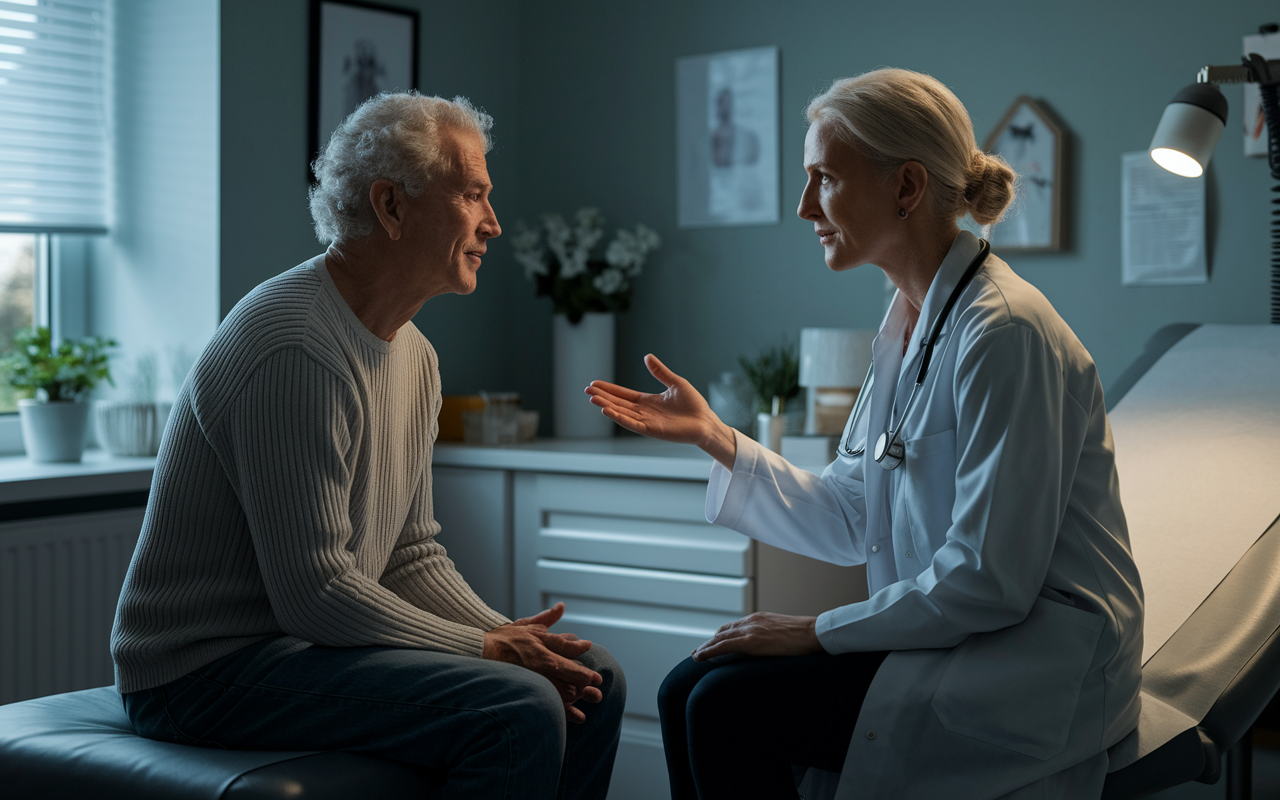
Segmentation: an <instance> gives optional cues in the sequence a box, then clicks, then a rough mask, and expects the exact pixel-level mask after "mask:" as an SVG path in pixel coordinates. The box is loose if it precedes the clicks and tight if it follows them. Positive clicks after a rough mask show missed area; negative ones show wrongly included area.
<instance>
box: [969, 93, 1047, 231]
mask: <svg viewBox="0 0 1280 800" xmlns="http://www.w3.org/2000/svg"><path fill="white" fill-rule="evenodd" d="M1063 145H1064V142H1063V133H1062V128H1061V127H1060V126H1059V125H1058V124H1057V123H1056V122H1055V121H1054V118H1053V116H1052V115H1051V114H1050V113H1049V112H1048V111H1047V110H1046V109H1045V108H1044V107H1043V106H1041V105H1040V104H1039V103H1037V102H1036V101H1035V100H1032V99H1031V98H1030V97H1027V96H1026V95H1023V96H1022V97H1019V98H1018V99H1017V100H1014V101H1013V105H1012V106H1010V107H1009V110H1008V111H1006V112H1005V115H1004V118H1003V119H1001V120H1000V122H999V124H997V125H996V127H995V130H993V131H992V132H991V135H990V136H988V137H987V141H986V142H985V143H984V144H983V147H982V149H983V150H986V151H987V152H988V153H994V154H996V155H999V156H1001V157H1003V158H1004V160H1005V161H1007V162H1009V166H1011V167H1013V171H1014V172H1016V173H1018V194H1017V197H1015V198H1014V201H1013V205H1012V206H1011V207H1010V209H1009V212H1008V213H1007V214H1006V215H1005V218H1004V220H1003V221H1001V222H1000V223H998V224H997V225H995V226H994V227H993V228H992V229H991V234H990V238H991V246H992V247H993V248H995V249H996V250H997V251H998V252H1010V251H1026V252H1034V251H1054V250H1061V249H1062V246H1063V245H1062V239H1063V237H1062V204H1063V200H1062V182H1063V175H1064V174H1065V172H1066V165H1065V164H1064V163H1063V162H1064V153H1063Z"/></svg>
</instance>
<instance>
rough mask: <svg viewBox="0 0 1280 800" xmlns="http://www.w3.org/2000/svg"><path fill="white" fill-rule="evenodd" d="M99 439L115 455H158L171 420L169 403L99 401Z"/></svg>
mask: <svg viewBox="0 0 1280 800" xmlns="http://www.w3.org/2000/svg"><path fill="white" fill-rule="evenodd" d="M95 406H96V407H95V416H96V417H97V423H98V441H100V442H101V443H102V446H103V447H104V448H106V450H107V452H109V453H111V455H113V456H154V455H155V454H156V453H158V452H160V436H161V434H163V433H164V425H165V422H167V421H168V419H169V408H170V406H169V404H168V403H130V402H113V401H103V402H99V403H97V404H95Z"/></svg>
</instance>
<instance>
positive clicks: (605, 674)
mask: <svg viewBox="0 0 1280 800" xmlns="http://www.w3.org/2000/svg"><path fill="white" fill-rule="evenodd" d="M578 660H579V661H581V662H582V664H583V666H586V667H588V668H590V669H593V670H595V671H596V672H598V673H599V674H600V677H601V679H602V680H601V683H600V686H599V687H598V688H599V689H600V694H601V695H603V698H602V699H601V701H600V703H599V708H600V711H601V712H605V713H614V714H616V715H617V716H618V717H621V716H622V710H623V708H624V707H625V706H626V704H627V677H626V675H624V674H623V673H622V667H621V666H619V665H618V662H617V660H615V659H614V657H613V654H612V653H610V652H609V651H608V650H606V649H605V648H604V647H603V646H602V645H599V644H595V643H592V645H591V649H590V650H588V651H587V652H586V654H584V655H583V656H582V657H581V658H579V659H578ZM597 713H599V712H597Z"/></svg>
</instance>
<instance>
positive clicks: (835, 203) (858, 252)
mask: <svg viewBox="0 0 1280 800" xmlns="http://www.w3.org/2000/svg"><path fill="white" fill-rule="evenodd" d="M804 170H805V172H806V173H807V174H808V176H809V180H808V182H807V183H806V184H805V187H804V194H802V195H801V196H800V207H799V208H797V209H796V214H797V215H799V217H800V218H801V219H807V220H809V221H811V222H812V223H813V232H814V233H815V234H817V236H818V241H819V243H821V244H822V249H823V251H824V256H825V259H826V262H827V267H828V268H829V269H832V270H835V271H837V272H839V271H841V270H846V269H852V268H854V267H857V266H861V265H862V264H873V263H876V262H877V255H878V254H879V253H880V251H881V248H883V247H884V246H885V245H886V244H887V241H886V240H887V237H886V234H887V233H889V232H890V231H891V230H892V226H893V225H895V224H900V222H901V221H900V220H899V219H898V217H897V213H898V207H897V203H896V196H895V194H894V192H893V190H892V188H891V185H892V184H891V182H890V181H887V180H884V179H882V178H881V177H880V176H879V175H878V174H876V171H875V168H874V166H873V164H872V163H871V160H870V159H868V158H867V157H866V156H864V155H863V154H862V153H861V152H860V151H859V150H858V149H857V148H855V147H853V146H852V145H850V144H848V143H846V142H845V141H844V140H843V139H841V138H840V137H839V136H837V135H836V126H835V124H834V123H833V122H831V121H830V120H826V119H820V120H818V121H817V122H815V123H814V124H813V125H810V126H809V133H808V134H807V135H806V136H805V138H804Z"/></svg>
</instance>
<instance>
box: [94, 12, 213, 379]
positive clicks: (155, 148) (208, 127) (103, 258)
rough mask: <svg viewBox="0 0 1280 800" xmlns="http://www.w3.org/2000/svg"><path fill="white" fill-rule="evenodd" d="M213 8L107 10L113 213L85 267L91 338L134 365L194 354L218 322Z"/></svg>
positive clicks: (126, 371) (121, 367)
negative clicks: (116, 347) (113, 345)
mask: <svg viewBox="0 0 1280 800" xmlns="http://www.w3.org/2000/svg"><path fill="white" fill-rule="evenodd" d="M218 14H219V5H218V0H184V1H183V2H180V3H178V2H172V0H116V2H115V9H114V15H113V19H112V24H111V34H110V35H111V38H112V41H111V46H110V53H111V58H112V59H113V82H112V86H111V88H110V94H111V109H112V139H113V145H112V153H113V161H112V168H113V173H114V207H113V219H112V222H111V233H110V235H109V236H107V237H105V238H102V239H98V240H97V241H96V242H95V245H94V247H93V248H92V254H91V258H90V263H89V270H88V271H89V275H88V283H89V292H88V297H89V298H90V299H89V303H88V305H89V308H88V317H89V318H88V325H87V328H88V330H89V332H92V333H98V334H102V335H107V336H112V337H114V338H116V339H117V340H119V341H120V342H121V345H122V347H121V353H120V357H119V358H117V359H116V362H115V363H116V367H115V369H114V370H113V371H114V372H115V374H116V378H117V383H118V384H120V391H125V390H127V387H128V383H129V376H130V373H131V372H132V368H133V362H134V359H136V358H137V357H138V356H139V355H141V354H144V353H147V352H151V353H154V354H155V355H156V356H157V357H158V358H159V359H160V365H161V369H160V371H159V374H160V377H161V393H162V394H170V395H171V394H172V393H173V391H174V390H175V389H176V387H173V386H166V383H168V381H166V380H165V379H166V378H167V377H168V376H169V375H170V372H171V370H170V369H169V368H168V366H169V363H170V361H171V355H172V354H173V353H175V352H177V351H179V350H185V351H186V352H187V353H189V354H190V355H191V356H194V355H195V354H198V353H199V352H200V350H201V349H202V348H203V347H204V344H205V343H206V342H207V341H208V339H209V337H210V336H211V335H212V334H213V331H214V328H215V327H217V324H218V226H219V216H218V167H219V165H218V161H219V159H218V114H219V111H218V109H219V101H218V92H219V85H218V84H219V72H218V64H219V52H218V48H219V20H218Z"/></svg>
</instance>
